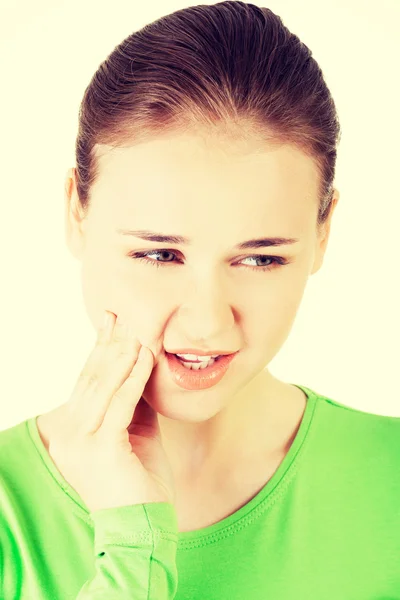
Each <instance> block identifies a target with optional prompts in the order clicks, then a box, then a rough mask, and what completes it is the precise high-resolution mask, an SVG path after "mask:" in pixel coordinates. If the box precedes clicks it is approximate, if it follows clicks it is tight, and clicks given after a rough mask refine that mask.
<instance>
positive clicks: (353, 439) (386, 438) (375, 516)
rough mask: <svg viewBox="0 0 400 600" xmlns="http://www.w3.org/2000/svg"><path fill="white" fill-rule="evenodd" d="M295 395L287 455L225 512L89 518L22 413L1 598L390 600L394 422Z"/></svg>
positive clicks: (10, 468) (2, 531) (397, 529)
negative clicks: (300, 410) (214, 519)
mask: <svg viewBox="0 0 400 600" xmlns="http://www.w3.org/2000/svg"><path fill="white" fill-rule="evenodd" d="M293 385H296V386H297V387H299V388H300V389H302V390H303V391H304V392H305V393H306V394H307V404H306V410H305V413H304V415H303V419H302V422H301V425H300V428H299V429H298V432H297V435H296V437H295V439H294V442H293V444H292V446H291V447H290V449H289V452H288V453H287V455H286V456H285V458H284V460H283V461H282V463H281V464H280V466H279V467H278V469H277V470H276V471H275V473H274V474H273V476H272V477H271V479H270V480H269V481H268V482H267V484H266V485H265V486H264V488H263V489H262V490H261V491H260V492H259V493H258V494H257V495H256V496H255V497H254V498H252V499H251V500H250V501H249V502H248V503H247V504H246V505H244V506H242V507H241V508H240V509H239V510H237V511H236V512H235V513H234V514H232V515H230V516H228V517H227V518H225V519H223V520H222V521H220V522H218V523H215V524H213V525H211V526H208V527H204V528H202V529H198V530H196V531H186V532H179V531H178V523H177V516H176V512H175V508H174V506H173V505H172V504H169V503H166V502H157V503H147V504H140V505H131V506H123V507H119V508H111V509H104V510H98V511H94V512H92V513H90V512H89V511H88V509H87V507H86V506H85V504H84V503H83V502H82V500H81V499H80V497H79V496H78V494H77V493H76V492H75V490H74V489H73V488H71V486H69V484H68V483H67V482H66V481H65V480H64V479H63V477H62V476H61V474H60V473H59V471H58V470H57V469H56V467H55V466H54V463H53V462H52V460H51V459H50V457H49V455H48V453H47V452H46V449H45V448H44V446H43V443H42V441H41V439H40V436H39V432H38V430H37V427H36V418H37V417H32V418H30V419H27V420H26V421H23V422H21V423H19V424H17V425H15V426H13V427H10V428H9V429H6V430H3V431H1V432H0V598H1V600H122V599H124V600H125V599H132V600H169V599H172V598H174V599H175V600H267V599H271V600H400V418H399V417H389V416H381V415H376V414H372V413H367V412H363V411H360V410H356V409H353V408H350V407H348V406H346V405H343V404H340V403H338V402H335V401H333V400H331V399H329V398H327V397H325V396H321V395H319V394H317V393H316V392H314V391H312V390H310V389H309V388H307V387H305V386H301V385H297V384H293Z"/></svg>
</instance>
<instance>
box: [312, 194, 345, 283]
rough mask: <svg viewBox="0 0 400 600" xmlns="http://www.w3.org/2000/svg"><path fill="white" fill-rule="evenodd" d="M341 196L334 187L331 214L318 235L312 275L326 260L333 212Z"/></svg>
mask: <svg viewBox="0 0 400 600" xmlns="http://www.w3.org/2000/svg"><path fill="white" fill-rule="evenodd" d="M339 197H340V194H339V191H338V190H337V189H336V188H334V190H333V199H332V203H331V208H330V213H329V216H328V218H327V219H326V221H325V223H324V225H323V226H322V229H321V232H320V233H319V235H318V237H317V241H316V247H315V259H314V264H313V267H312V270H311V273H310V275H313V274H314V273H316V272H317V271H319V269H320V268H321V266H322V264H323V262H324V256H325V252H326V248H327V246H328V240H329V234H330V231H331V223H332V216H333V212H334V210H335V208H336V206H337V203H338V202H339Z"/></svg>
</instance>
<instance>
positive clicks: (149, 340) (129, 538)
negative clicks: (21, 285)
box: [0, 2, 400, 600]
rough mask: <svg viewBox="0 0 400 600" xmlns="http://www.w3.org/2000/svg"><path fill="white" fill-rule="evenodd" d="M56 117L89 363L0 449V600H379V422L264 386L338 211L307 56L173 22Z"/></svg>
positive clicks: (327, 136) (390, 555) (262, 15)
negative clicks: (72, 144) (64, 152)
mask: <svg viewBox="0 0 400 600" xmlns="http://www.w3.org/2000/svg"><path fill="white" fill-rule="evenodd" d="M79 116H80V122H79V132H78V137H77V142H76V168H72V169H69V171H68V174H67V179H66V186H65V200H66V203H65V207H66V212H65V214H66V233H67V243H68V247H69V249H70V251H71V252H72V254H73V255H74V256H75V257H76V258H77V259H78V260H79V261H80V262H81V264H82V284H83V293H84V301H85V305H86V309H87V312H88V315H89V318H90V320H91V322H92V323H93V326H94V327H95V329H96V331H97V340H96V343H95V346H94V349H93V352H92V353H91V355H90V356H89V358H88V361H87V363H86V365H85V366H84V368H83V370H82V372H81V374H80V377H79V378H78V381H77V384H76V386H75V388H74V390H73V392H72V395H71V396H70V398H68V399H65V402H64V403H63V404H61V405H59V406H57V408H55V409H54V410H53V411H51V412H49V413H45V414H42V415H38V416H37V417H35V418H32V419H29V420H27V421H24V422H23V423H20V424H18V425H16V426H14V427H12V428H10V429H8V430H6V431H3V432H1V433H0V452H1V464H0V482H1V486H0V500H1V511H0V525H1V527H0V556H1V563H0V564H1V565H2V567H1V568H2V570H1V577H0V581H1V586H2V594H3V595H2V596H1V597H2V598H4V600H15V599H16V598H25V599H28V598H29V599H38V600H50V599H52V600H58V599H60V600H61V599H63V600H64V599H71V600H72V599H76V600H89V599H91V600H95V599H96V600H100V599H103V598H107V599H108V600H109V599H110V600H111V599H113V600H114V599H115V600H117V599H120V598H121V599H122V598H133V599H134V600H140V599H145V598H146V599H150V598H152V599H157V600H164V599H165V600H166V599H169V598H175V599H176V600H183V599H184V598H185V599H186V598H191V599H192V600H193V599H200V598H201V599H204V598H207V599H216V598H219V599H222V598H223V599H225V598H230V599H231V600H238V599H243V598H248V599H249V600H256V599H257V600H258V599H260V600H261V599H264V598H276V599H278V598H279V599H280V600H281V599H282V600H289V599H295V598H296V600H298V599H299V598H300V599H303V598H304V599H305V598H307V599H308V598H318V599H319V598H324V600H333V599H335V600H338V598H343V599H350V598H352V599H356V598H359V599H360V600H361V599H363V600H366V599H367V598H371V600H372V599H373V598H374V599H377V598H380V599H382V598H400V562H399V556H400V512H399V510H398V506H399V499H400V478H399V477H398V476H395V477H394V478H393V476H392V474H393V472H395V473H397V471H398V455H399V449H400V442H399V439H400V435H399V434H400V420H399V419H396V418H393V417H383V416H378V415H373V414H369V413H364V412H361V411H357V410H354V409H351V408H349V407H347V406H344V405H342V404H340V403H338V402H335V401H334V400H332V399H329V398H327V397H325V396H323V395H321V394H318V393H317V392H315V391H313V390H311V389H309V388H307V387H305V386H303V385H295V384H289V383H287V382H284V381H281V380H279V379H277V378H275V377H274V376H273V375H272V374H271V373H270V372H269V370H268V368H267V367H268V365H269V363H270V362H271V360H272V359H273V358H274V357H275V356H276V354H277V353H278V351H279V349H280V348H281V347H282V345H283V343H284V342H285V340H286V339H287V337H288V335H289V332H290V330H291V327H292V325H293V322H294V319H295V316H296V313H297V311H298V308H299V306H300V302H301V299H302V296H303V293H304V290H305V287H306V284H307V280H308V277H309V276H310V275H313V274H314V273H316V272H317V271H318V270H319V269H320V268H321V266H322V263H323V259H324V255H325V252H326V249H327V244H328V238H329V234H330V227H331V220H332V215H333V212H334V209H335V207H336V205H337V202H338V199H339V192H338V190H337V189H336V188H334V187H333V179H334V173H335V161H336V146H337V143H338V141H339V132H340V128H339V123H338V120H337V115H336V111H335V106H334V102H333V100H332V97H331V95H330V93H329V90H328V89H327V86H326V84H325V82H324V78H323V75H322V72H321V70H320V68H319V67H318V65H317V63H316V61H315V60H314V59H313V58H312V56H311V52H310V50H309V49H308V48H307V47H306V46H305V45H304V44H302V43H301V42H300V40H299V39H298V37H297V36H295V35H294V34H292V33H290V32H289V30H288V29H287V28H286V27H285V26H284V25H283V23H282V21H281V19H280V18H279V17H277V16H276V15H275V14H274V13H273V12H272V11H270V10H269V9H266V8H258V7H256V6H254V5H252V4H246V3H244V2H221V3H218V4H214V5H211V6H207V5H204V6H203V5H201V6H196V7H191V8H187V9H185V10H180V11H177V12H175V13H173V14H172V15H169V16H167V17H164V18H162V19H159V20H158V21H156V22H155V23H153V24H151V25H148V26H147V27H145V28H144V29H142V30H141V31H139V32H136V33H134V34H132V35H131V36H129V37H128V38H127V39H126V40H124V41H123V42H122V43H121V44H120V45H119V46H118V47H117V48H115V49H114V51H113V52H112V53H111V54H110V55H109V56H108V58H107V59H106V60H105V61H104V62H103V63H102V64H101V65H100V67H99V68H98V70H97V72H96V73H95V75H94V77H93V78H92V80H91V82H90V84H89V86H88V88H87V89H86V92H85V95H84V98H83V101H82V105H81V110H80V115H79ZM152 267H157V269H154V268H152ZM104 316H106V321H105V324H104V326H103V317H104ZM124 326H126V327H124ZM178 355H179V356H178ZM206 357H211V358H206ZM140 358H143V360H140Z"/></svg>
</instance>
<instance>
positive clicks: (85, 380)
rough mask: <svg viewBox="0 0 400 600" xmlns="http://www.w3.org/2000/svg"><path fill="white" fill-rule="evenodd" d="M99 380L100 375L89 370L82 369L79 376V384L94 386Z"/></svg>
mask: <svg viewBox="0 0 400 600" xmlns="http://www.w3.org/2000/svg"><path fill="white" fill-rule="evenodd" d="M98 382H99V377H98V375H97V373H88V372H87V371H82V372H81V373H80V375H79V377H78V384H79V385H83V386H87V387H93V386H95V385H97V384H98Z"/></svg>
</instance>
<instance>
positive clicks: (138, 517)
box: [76, 502, 178, 600]
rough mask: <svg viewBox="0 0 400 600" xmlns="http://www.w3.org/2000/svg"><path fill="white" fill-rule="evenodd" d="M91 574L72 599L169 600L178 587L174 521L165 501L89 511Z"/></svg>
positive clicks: (175, 519) (171, 508)
mask: <svg viewBox="0 0 400 600" xmlns="http://www.w3.org/2000/svg"><path fill="white" fill-rule="evenodd" d="M90 514H91V518H92V520H93V522H94V554H95V575H94V577H93V578H92V579H90V580H88V581H87V582H86V583H85V584H84V585H83V587H82V588H81V589H80V591H79V593H78V595H77V597H76V600H122V599H124V600H126V599H127V598H129V599H132V600H170V599H172V598H174V596H175V594H176V590H177V587H178V572H177V567H176V550H177V545H178V521H177V516H176V512H175V507H174V506H173V505H172V504H170V503H168V502H151V503H147V504H134V505H129V506H119V507H116V508H107V509H101V510H95V511H93V512H92V513H90Z"/></svg>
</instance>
